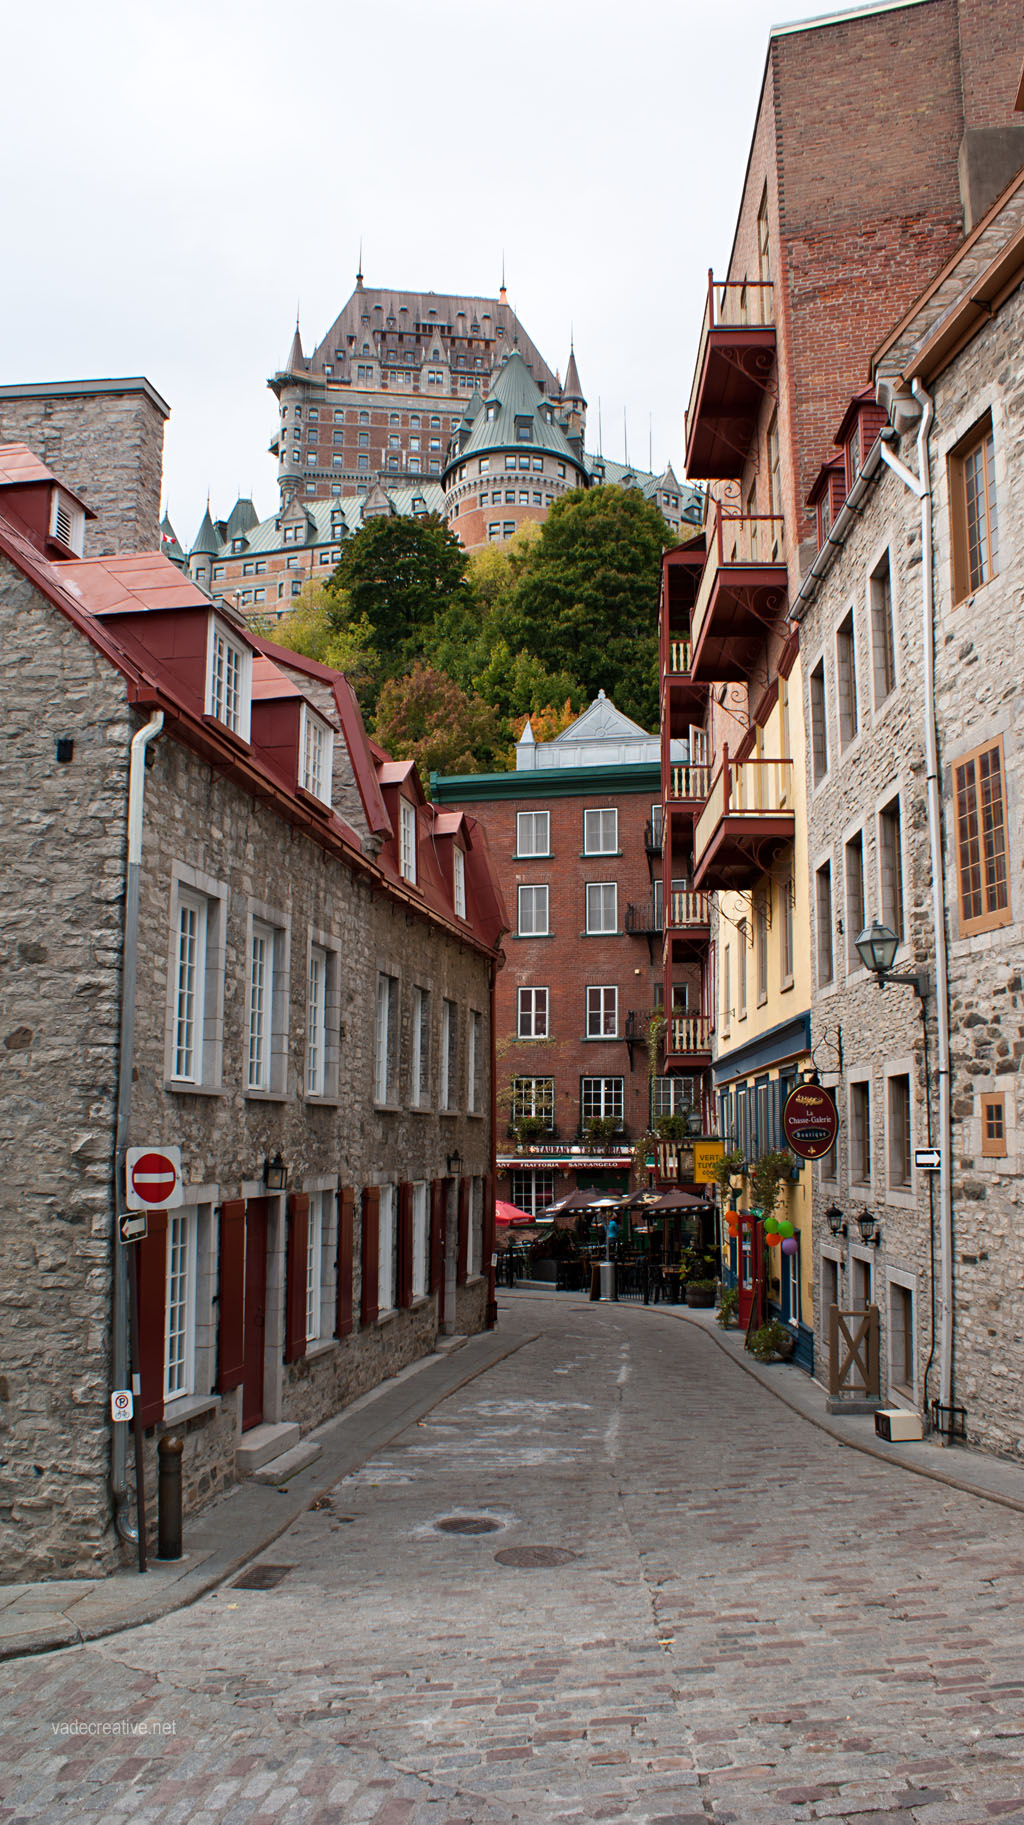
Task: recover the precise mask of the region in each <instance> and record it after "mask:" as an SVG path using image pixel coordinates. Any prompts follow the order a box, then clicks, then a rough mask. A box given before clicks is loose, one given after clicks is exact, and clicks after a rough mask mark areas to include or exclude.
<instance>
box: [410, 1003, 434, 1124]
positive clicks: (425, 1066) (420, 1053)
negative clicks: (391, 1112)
mask: <svg viewBox="0 0 1024 1825" xmlns="http://www.w3.org/2000/svg"><path fill="white" fill-rule="evenodd" d="M409 1101H410V1103H411V1104H412V1106H413V1108H414V1109H426V1108H429V1106H430V992H429V990H428V989H421V988H414V989H413V992H412V1036H411V1044H410V1047H409Z"/></svg>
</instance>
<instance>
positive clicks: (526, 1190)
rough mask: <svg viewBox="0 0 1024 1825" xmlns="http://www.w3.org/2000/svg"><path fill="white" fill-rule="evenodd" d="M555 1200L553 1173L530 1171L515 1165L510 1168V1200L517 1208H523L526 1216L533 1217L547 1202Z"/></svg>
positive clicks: (545, 1207) (545, 1206) (546, 1205)
mask: <svg viewBox="0 0 1024 1825" xmlns="http://www.w3.org/2000/svg"><path fill="white" fill-rule="evenodd" d="M554 1201H555V1175H554V1173H553V1172H549V1171H544V1170H540V1171H536V1170H534V1171H531V1170H530V1169H529V1168H524V1167H520V1166H515V1167H513V1169H512V1202H513V1204H514V1205H515V1206H516V1208H517V1209H518V1210H525V1212H526V1214H527V1216H529V1217H535V1216H537V1215H539V1213H540V1212H541V1211H542V1210H546V1209H547V1207H548V1205H549V1204H553V1203H554Z"/></svg>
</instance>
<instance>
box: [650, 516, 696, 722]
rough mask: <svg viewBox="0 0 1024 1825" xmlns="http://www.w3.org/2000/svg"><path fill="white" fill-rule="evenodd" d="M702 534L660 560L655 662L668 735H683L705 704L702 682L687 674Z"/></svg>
mask: <svg viewBox="0 0 1024 1825" xmlns="http://www.w3.org/2000/svg"><path fill="white" fill-rule="evenodd" d="M704 558H705V549H704V539H703V536H702V537H700V538H698V539H693V540H691V542H690V543H689V544H688V545H685V546H681V547H677V548H676V549H675V550H673V551H667V552H666V553H665V556H664V559H663V563H662V589H661V623H660V634H659V665H660V669H661V679H662V704H661V711H662V724H663V726H664V727H666V728H668V729H669V731H670V734H671V735H672V736H673V737H675V736H680V735H685V734H686V731H687V729H688V728H689V725H690V724H691V723H692V722H702V721H703V717H704V708H705V705H706V703H707V694H708V688H707V685H706V684H696V683H694V681H693V679H692V678H691V677H690V661H691V659H692V657H693V642H692V640H691V639H690V618H691V615H692V612H693V604H694V602H695V600H696V597H697V590H698V589H699V587H700V580H701V577H702V575H703V572H704Z"/></svg>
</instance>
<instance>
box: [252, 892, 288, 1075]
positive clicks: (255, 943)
mask: <svg viewBox="0 0 1024 1825" xmlns="http://www.w3.org/2000/svg"><path fill="white" fill-rule="evenodd" d="M283 949H284V933H283V932H282V931H281V930H280V929H279V928H278V927H276V926H273V925H268V924H267V923H266V922H265V921H264V920H263V919H257V918H254V919H253V921H252V927H251V931H250V938H249V1021H248V1029H249V1031H248V1042H249V1043H248V1060H247V1067H246V1079H245V1081H246V1088H247V1089H248V1090H263V1091H273V1090H280V1089H283V1082H282V1076H283V1064H284V1045H285V1039H286V1025H287V1023H286V1019H285V1017H284V1009H283V1008H282V1005H281V1004H282V1001H283V999H284V985H283V983H282V979H281V978H282V973H283V972H282V964H283Z"/></svg>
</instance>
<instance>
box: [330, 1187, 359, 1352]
mask: <svg viewBox="0 0 1024 1825" xmlns="http://www.w3.org/2000/svg"><path fill="white" fill-rule="evenodd" d="M355 1196H356V1194H355V1192H354V1191H353V1189H352V1187H351V1185H343V1186H342V1188H341V1190H340V1192H339V1193H338V1262H337V1270H336V1271H337V1277H338V1302H337V1321H336V1324H335V1330H336V1332H337V1335H338V1336H339V1337H348V1336H349V1334H350V1332H351V1330H352V1274H353V1260H352V1230H353V1212H354V1206H355Z"/></svg>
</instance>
